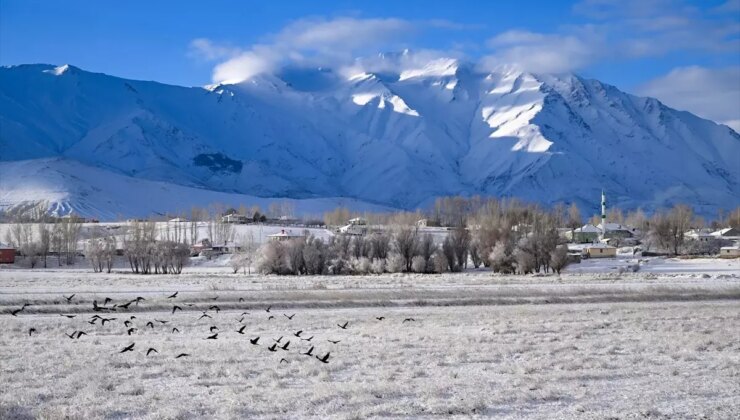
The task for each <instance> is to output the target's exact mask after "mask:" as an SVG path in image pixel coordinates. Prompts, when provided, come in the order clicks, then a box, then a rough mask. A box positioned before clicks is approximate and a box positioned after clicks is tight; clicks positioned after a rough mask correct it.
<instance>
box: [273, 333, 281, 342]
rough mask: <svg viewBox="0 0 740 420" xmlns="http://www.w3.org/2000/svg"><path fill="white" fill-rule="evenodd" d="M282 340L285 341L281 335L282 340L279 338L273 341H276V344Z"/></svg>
mask: <svg viewBox="0 0 740 420" xmlns="http://www.w3.org/2000/svg"><path fill="white" fill-rule="evenodd" d="M282 340H283V336H282V335H281V336H280V338H278V339H277V340H275V339H274V338H273V339H272V341H274V342H276V343H279V342H281V341H282Z"/></svg>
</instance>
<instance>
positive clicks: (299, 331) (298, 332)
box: [293, 330, 303, 338]
mask: <svg viewBox="0 0 740 420" xmlns="http://www.w3.org/2000/svg"><path fill="white" fill-rule="evenodd" d="M301 334H303V330H298V331H296V332H294V333H293V335H294V336H296V337H298V338H300V337H301Z"/></svg>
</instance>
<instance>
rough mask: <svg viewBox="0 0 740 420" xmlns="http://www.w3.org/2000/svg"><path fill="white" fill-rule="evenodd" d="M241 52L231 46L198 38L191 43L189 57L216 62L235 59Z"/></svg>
mask: <svg viewBox="0 0 740 420" xmlns="http://www.w3.org/2000/svg"><path fill="white" fill-rule="evenodd" d="M240 52H241V50H240V49H239V48H236V47H232V46H229V45H219V44H215V43H213V42H212V41H211V40H209V39H206V38H196V39H194V40H192V41H190V46H189V48H188V56H190V57H193V58H196V59H199V60H204V61H215V60H221V59H224V58H229V57H234V56H236V55H238V54H239V53H240Z"/></svg>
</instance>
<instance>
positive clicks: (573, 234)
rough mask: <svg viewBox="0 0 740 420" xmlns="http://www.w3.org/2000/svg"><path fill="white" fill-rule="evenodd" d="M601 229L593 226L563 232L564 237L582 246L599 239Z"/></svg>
mask: <svg viewBox="0 0 740 420" xmlns="http://www.w3.org/2000/svg"><path fill="white" fill-rule="evenodd" d="M600 234H601V229H599V228H597V227H596V226H594V225H583V226H581V227H579V228H577V229H573V230H572V231H568V232H565V237H566V238H567V239H568V240H569V241H571V242H574V243H577V244H584V243H589V242H595V241H596V240H598V239H599V235H600Z"/></svg>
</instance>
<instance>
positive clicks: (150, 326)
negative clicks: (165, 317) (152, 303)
mask: <svg viewBox="0 0 740 420" xmlns="http://www.w3.org/2000/svg"><path fill="white" fill-rule="evenodd" d="M146 326H147V327H149V328H154V323H153V322H152V321H149V322H147V323H146Z"/></svg>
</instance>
